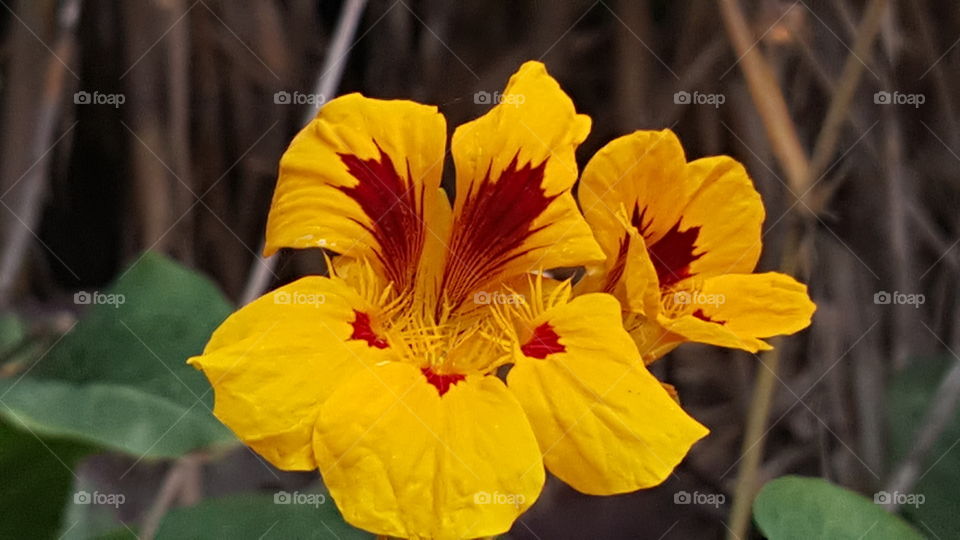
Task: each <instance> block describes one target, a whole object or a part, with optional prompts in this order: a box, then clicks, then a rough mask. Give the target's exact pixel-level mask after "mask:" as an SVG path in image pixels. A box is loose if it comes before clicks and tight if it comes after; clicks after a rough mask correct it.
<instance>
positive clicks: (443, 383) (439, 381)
mask: <svg viewBox="0 0 960 540" xmlns="http://www.w3.org/2000/svg"><path fill="white" fill-rule="evenodd" d="M420 371H421V372H422V373H423V375H424V377H426V378H427V382H428V383H430V384H432V385H433V386H434V388H436V389H437V392H439V393H440V395H441V396H442V395H444V394H446V393H447V391H448V390H450V387H451V386H453V385H455V384H457V383H458V382H460V381H462V380H464V379H466V378H467V376H466V375H461V374H459V373H444V374H442V375H441V374H438V373H434V372H433V370H432V369H430V368H428V367H425V368H420Z"/></svg>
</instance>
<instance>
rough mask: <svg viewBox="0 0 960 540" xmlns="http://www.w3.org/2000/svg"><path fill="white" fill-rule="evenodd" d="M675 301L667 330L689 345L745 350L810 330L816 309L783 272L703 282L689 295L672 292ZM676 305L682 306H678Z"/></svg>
mask: <svg viewBox="0 0 960 540" xmlns="http://www.w3.org/2000/svg"><path fill="white" fill-rule="evenodd" d="M672 294H673V296H674V297H675V299H679V300H681V301H680V302H675V303H674V305H675V306H676V307H677V308H678V309H679V310H680V311H679V313H674V314H673V317H674V318H673V319H664V320H665V321H666V324H665V326H666V327H667V328H668V329H669V330H670V331H672V332H676V333H678V334H681V335H683V336H684V337H686V338H687V339H690V340H692V341H700V342H702V343H711V344H714V345H720V346H724V347H737V348H741V349H745V350H748V351H751V352H756V351H757V350H766V349H769V348H770V346H769V345H767V344H766V343H764V342H763V341H761V340H760V339H757V338H766V337H771V336H780V335H789V334H793V333H795V332H799V331H800V330H803V329H804V328H806V327H807V326H810V318H811V317H812V316H813V312H814V311H815V310H816V306H815V305H814V303H813V302H811V301H810V297H809V296H808V294H807V287H806V285H803V284H802V283H800V282H798V281H797V280H795V279H793V278H792V277H790V276H788V275H786V274H780V273H777V272H768V273H765V274H727V275H723V276H716V277H711V278H707V279H705V280H703V284H702V287H700V288H699V289H697V290H693V291H678V292H675V293H672ZM678 304H682V305H678Z"/></svg>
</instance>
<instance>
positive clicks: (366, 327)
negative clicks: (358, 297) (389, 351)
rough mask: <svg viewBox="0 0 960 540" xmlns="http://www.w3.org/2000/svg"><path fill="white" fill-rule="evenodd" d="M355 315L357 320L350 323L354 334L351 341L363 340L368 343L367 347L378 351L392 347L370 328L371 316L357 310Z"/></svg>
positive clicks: (354, 312) (351, 335)
mask: <svg viewBox="0 0 960 540" xmlns="http://www.w3.org/2000/svg"><path fill="white" fill-rule="evenodd" d="M353 314H354V315H355V318H354V319H353V322H352V323H350V324H352V325H353V333H352V334H350V339H362V340H363V341H366V342H367V345H370V346H371V347H376V348H378V349H386V348H387V347H389V346H390V344H389V343H387V340H385V339H383V338H382V337H380V336H378V335H377V334H376V332H374V331H373V328H372V327H371V326H370V316H369V315H367V314H366V313H364V312H362V311H357V310H353Z"/></svg>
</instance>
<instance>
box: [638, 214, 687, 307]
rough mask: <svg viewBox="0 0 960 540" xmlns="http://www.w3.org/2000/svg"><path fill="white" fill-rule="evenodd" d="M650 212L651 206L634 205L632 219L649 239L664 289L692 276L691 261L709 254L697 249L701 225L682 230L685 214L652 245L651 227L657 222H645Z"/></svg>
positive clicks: (658, 277)
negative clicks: (681, 223) (696, 251)
mask: <svg viewBox="0 0 960 540" xmlns="http://www.w3.org/2000/svg"><path fill="white" fill-rule="evenodd" d="M646 213H647V207H644V209H643V210H642V211H641V210H640V207H639V206H636V207H634V209H633V219H632V220H631V222H632V224H633V226H634V227H636V228H637V230H638V231H640V234H641V235H643V237H644V239H645V240H648V244H647V253H649V254H650V259H651V261H652V262H653V268H654V269H655V270H656V271H657V280H658V281H659V282H660V287H661V288H667V287H669V286H671V285H673V284H674V283H677V282H678V281H681V280H683V279H686V278H688V277H690V276H691V275H692V274H691V272H690V264H691V263H693V261H696V260H697V259H699V258H700V257H703V254H704V253H705V252H703V251H701V252H700V253H694V251H695V250H696V248H697V246H696V243H697V237H699V236H700V226H699V225H695V226H693V227H690V228H689V229H686V230H683V231H681V230H680V221H681V220H682V219H683V218H682V217H681V218H680V219H677V222H676V223H675V224H674V225H673V227H671V228H670V230H668V231H667V232H666V234H664V235H663V236H662V237H661V238H660V239H659V240H657V241H656V242H654V243H653V244H650V243H649V237H650V233H649V231H648V229H649V228H650V225H651V223H652V222H653V221H652V220H650V221H647V222H646V223H644V221H645V219H644V218H645V216H646Z"/></svg>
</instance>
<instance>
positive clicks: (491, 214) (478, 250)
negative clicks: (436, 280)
mask: <svg viewBox="0 0 960 540" xmlns="http://www.w3.org/2000/svg"><path fill="white" fill-rule="evenodd" d="M518 157H519V152H518V153H517V155H515V156H514V157H513V160H512V161H510V163H509V164H508V165H507V166H506V168H504V169H503V172H501V173H500V176H499V177H497V178H496V180H494V179H493V178H491V177H490V173H491V170H490V168H489V167H488V168H487V172H486V175H485V176H484V177H483V179H482V180H480V181H479V182H476V183H474V184H473V185H472V186H471V188H470V191H469V192H468V193H467V194H466V197H465V198H464V201H463V206H462V207H461V210H460V213H459V215H458V216H457V220H456V222H455V223H454V224H453V235H452V237H451V240H450V257H449V259H448V260H449V263H448V266H447V268H446V269H445V271H444V275H443V281H442V282H441V290H443V291H444V292H445V293H446V294H447V299H448V300H449V301H450V302H451V304H452V305H453V306H454V307H456V306H459V305H460V304H462V303H463V301H464V300H465V299H466V297H467V295H469V294H470V293H471V292H473V290H474V289H476V288H477V287H478V286H479V285H481V284H482V283H484V282H485V281H487V280H489V279H492V278H493V277H495V276H496V274H497V272H499V271H500V270H502V269H503V267H504V266H506V265H507V264H508V263H510V262H511V261H513V260H515V259H517V258H518V257H521V256H523V255H524V254H526V253H527V252H529V251H530V250H532V249H534V247H533V246H526V247H525V246H524V245H523V244H524V242H525V241H526V240H527V239H528V238H529V237H530V236H531V235H532V234H534V233H536V232H537V231H539V230H540V229H539V228H533V227H532V224H533V221H534V220H535V219H536V218H537V217H538V216H539V215H540V214H542V213H543V211H544V210H546V208H547V206H549V205H550V203H551V202H552V201H553V200H554V199H555V198H556V197H557V196H556V195H552V196H549V197H548V196H547V195H546V192H545V190H544V189H543V175H544V171H545V170H546V167H547V161H546V160H544V161H543V163H540V164H539V165H533V164H530V163H528V164H526V165H523V166H522V167H521V166H519V165H518V163H517V159H518ZM491 166H492V164H491Z"/></svg>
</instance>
